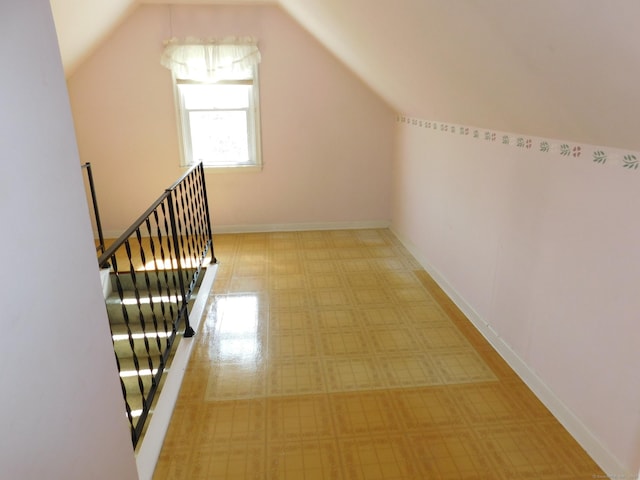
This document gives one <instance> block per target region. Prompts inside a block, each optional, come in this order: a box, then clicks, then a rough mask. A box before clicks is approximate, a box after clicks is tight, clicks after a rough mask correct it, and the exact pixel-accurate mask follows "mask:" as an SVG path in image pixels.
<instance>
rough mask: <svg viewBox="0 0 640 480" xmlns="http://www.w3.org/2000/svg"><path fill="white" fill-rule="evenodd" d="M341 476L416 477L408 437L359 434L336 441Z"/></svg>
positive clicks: (367, 478) (380, 479) (359, 479)
mask: <svg viewBox="0 0 640 480" xmlns="http://www.w3.org/2000/svg"><path fill="white" fill-rule="evenodd" d="M340 451H341V453H342V458H343V462H344V465H345V478H348V479H357V480H405V479H419V478H422V477H421V476H420V475H419V472H418V471H417V469H416V467H417V465H416V461H415V459H414V457H413V456H412V454H411V451H410V447H409V445H408V441H407V440H406V439H405V438H404V437H403V436H400V435H397V436H395V435H391V436H386V435H384V436H359V437H356V438H348V439H343V440H341V441H340Z"/></svg>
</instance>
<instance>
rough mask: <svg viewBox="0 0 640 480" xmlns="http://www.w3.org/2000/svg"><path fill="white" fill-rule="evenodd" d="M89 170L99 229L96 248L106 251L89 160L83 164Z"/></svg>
mask: <svg viewBox="0 0 640 480" xmlns="http://www.w3.org/2000/svg"><path fill="white" fill-rule="evenodd" d="M81 168H83V169H85V170H86V171H87V179H88V180H89V190H90V192H91V202H92V203H93V216H94V218H95V219H96V228H97V230H98V242H99V244H98V246H97V247H96V250H98V251H99V252H101V253H104V235H103V233H102V223H101V222H100V210H99V209H98V198H97V196H96V187H95V185H94V183H93V174H92V173H91V163H89V162H87V163H85V164H84V165H82V166H81Z"/></svg>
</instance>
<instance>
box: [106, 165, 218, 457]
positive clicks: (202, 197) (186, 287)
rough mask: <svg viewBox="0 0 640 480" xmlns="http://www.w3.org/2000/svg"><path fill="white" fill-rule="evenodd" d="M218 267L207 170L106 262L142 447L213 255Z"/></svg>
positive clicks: (173, 191)
mask: <svg viewBox="0 0 640 480" xmlns="http://www.w3.org/2000/svg"><path fill="white" fill-rule="evenodd" d="M208 255H210V256H211V259H210V261H211V262H212V263H215V262H216V258H215V256H214V251H213V237H212V230H211V220H210V216H209V208H208V204H207V193H206V187H205V178H204V168H203V166H202V164H199V165H196V166H194V167H192V168H191V169H190V170H189V171H188V172H187V173H185V174H184V175H183V176H182V178H180V180H178V181H177V182H176V183H175V184H174V185H172V186H171V187H170V188H168V189H167V190H165V192H164V193H163V194H162V195H161V196H160V198H158V199H157V200H156V201H155V202H154V203H153V204H152V205H151V206H150V207H149V208H148V209H147V211H146V212H145V213H143V214H142V215H141V216H140V217H139V218H138V220H136V222H134V224H133V225H131V227H129V229H127V231H126V232H124V233H123V234H122V235H121V236H120V237H119V238H118V239H117V240H116V241H115V242H114V243H113V244H111V245H110V246H109V247H108V248H107V249H106V251H105V252H104V254H103V255H101V256H100V258H99V259H98V262H99V264H100V266H101V267H102V268H104V267H108V266H110V268H111V274H110V275H111V286H112V289H113V293H112V294H111V295H110V296H109V298H107V312H108V316H109V323H110V325H111V332H112V335H113V343H114V350H115V353H116V362H117V364H118V371H119V372H120V382H121V386H122V393H123V395H124V399H125V404H126V414H127V417H128V419H129V423H130V424H131V436H132V440H133V444H134V447H135V446H136V445H137V444H138V442H139V440H140V438H141V435H142V432H143V429H144V425H145V422H146V420H147V417H148V416H149V412H150V409H151V405H152V403H153V400H154V398H155V397H156V395H157V394H158V392H159V385H160V380H161V377H162V374H163V372H164V371H165V367H166V366H167V363H168V362H169V360H170V358H171V355H172V353H173V350H174V347H175V345H176V343H177V342H176V340H177V339H178V338H179V336H180V329H181V326H183V328H184V330H183V332H184V333H183V335H184V336H185V337H190V336H192V335H193V334H194V331H193V328H192V327H191V325H190V324H189V302H190V300H191V298H192V295H193V293H194V291H195V289H196V287H197V284H198V282H199V279H200V274H201V272H202V267H203V266H205V265H206V264H207V257H208Z"/></svg>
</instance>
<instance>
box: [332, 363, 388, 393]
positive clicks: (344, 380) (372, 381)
mask: <svg viewBox="0 0 640 480" xmlns="http://www.w3.org/2000/svg"><path fill="white" fill-rule="evenodd" d="M324 366H325V374H326V379H327V387H328V390H329V391H330V392H347V391H353V390H373V389H379V388H383V387H384V386H385V384H384V380H383V377H382V373H381V371H380V367H379V366H378V362H377V361H376V360H375V358H373V356H362V357H353V356H349V357H347V358H340V357H330V358H325V359H324Z"/></svg>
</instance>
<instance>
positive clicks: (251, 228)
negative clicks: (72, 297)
mask: <svg viewBox="0 0 640 480" xmlns="http://www.w3.org/2000/svg"><path fill="white" fill-rule="evenodd" d="M389 225H390V222H389V221H387V220H371V221H363V222H320V223H265V224H252V225H214V226H213V233H263V232H296V231H301V232H303V231H312V230H362V229H367V228H389ZM123 232H124V230H105V231H104V238H107V239H112V238H113V239H115V238H118V237H120V235H122V233H123ZM142 236H143V237H144V236H147V235H144V234H143V235H142ZM94 238H96V239H97V238H98V234H97V232H94Z"/></svg>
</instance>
